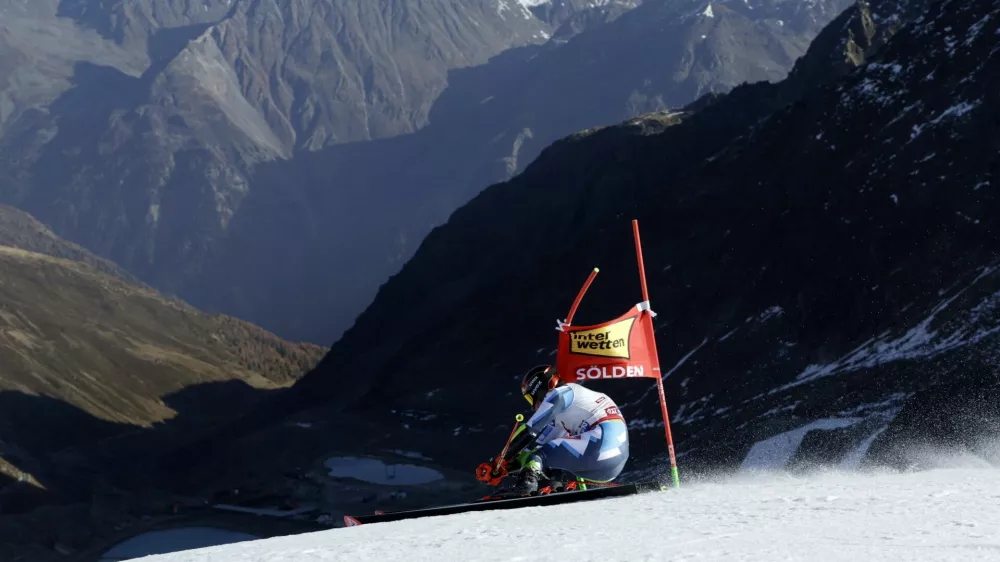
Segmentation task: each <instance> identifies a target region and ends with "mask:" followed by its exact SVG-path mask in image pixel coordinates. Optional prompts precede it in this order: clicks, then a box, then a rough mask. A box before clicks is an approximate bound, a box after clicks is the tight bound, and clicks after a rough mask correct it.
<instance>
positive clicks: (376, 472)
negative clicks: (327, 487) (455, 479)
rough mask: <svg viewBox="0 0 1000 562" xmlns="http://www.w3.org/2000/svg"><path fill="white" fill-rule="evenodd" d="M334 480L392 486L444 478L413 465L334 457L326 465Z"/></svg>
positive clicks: (427, 469) (426, 468)
mask: <svg viewBox="0 0 1000 562" xmlns="http://www.w3.org/2000/svg"><path fill="white" fill-rule="evenodd" d="M324 466H326V467H327V468H328V469H330V473H329V475H330V476H331V477H334V478H353V479H355V480H361V481H363V482H368V483H370V484H386V485H390V486H395V485H401V486H408V485H416V484H427V483H428V482H434V481H436V480H441V479H443V478H444V475H442V474H441V473H440V472H438V471H436V470H434V469H433V468H428V467H425V466H416V465H412V464H385V463H384V462H382V461H380V460H378V459H371V458H357V457H332V458H330V459H327V461H326V463H324Z"/></svg>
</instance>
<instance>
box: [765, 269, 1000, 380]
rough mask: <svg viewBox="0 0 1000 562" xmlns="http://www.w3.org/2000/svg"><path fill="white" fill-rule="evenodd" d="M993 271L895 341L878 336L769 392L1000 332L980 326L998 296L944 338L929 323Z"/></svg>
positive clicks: (997, 328)
mask: <svg viewBox="0 0 1000 562" xmlns="http://www.w3.org/2000/svg"><path fill="white" fill-rule="evenodd" d="M995 271H996V268H995V267H990V268H986V270H985V271H984V272H983V273H981V274H980V275H979V276H978V277H976V279H975V280H973V281H972V283H970V284H969V285H968V286H967V287H965V288H963V289H962V290H960V291H958V292H957V293H956V294H955V295H953V296H952V297H951V298H948V299H945V300H944V301H943V302H941V303H940V304H938V306H936V307H934V309H933V310H932V311H931V313H930V314H929V315H928V316H927V317H926V318H924V319H923V320H922V321H920V323H918V324H917V325H916V326H914V327H913V328H911V329H910V330H909V331H907V332H906V333H905V334H903V335H902V336H900V337H898V338H895V339H888V333H887V332H885V333H883V334H881V335H879V336H878V338H870V339H868V340H867V341H865V342H864V343H862V344H861V345H859V346H858V347H856V348H854V349H853V350H851V351H849V352H848V353H847V354H846V355H844V356H843V357H841V358H840V359H838V360H836V361H834V362H832V363H828V364H826V365H816V364H812V365H809V366H808V367H806V369H805V370H804V371H802V372H801V373H800V374H799V375H798V377H797V378H796V380H795V381H794V382H792V383H789V384H786V385H784V386H780V387H777V388H775V389H773V390H772V391H770V394H774V393H776V392H780V391H784V390H788V389H790V388H793V387H796V386H799V385H802V384H805V383H808V382H812V381H814V380H816V379H819V378H822V377H828V376H830V375H833V374H836V373H840V372H845V371H854V370H857V369H864V368H871V367H875V366H878V365H881V364H883V363H889V362H892V361H899V360H902V359H916V358H927V357H933V356H935V355H938V354H940V353H942V352H945V351H948V350H951V349H955V348H958V347H962V346H966V345H970V344H974V343H978V342H979V341H981V340H982V339H983V338H985V337H987V336H989V335H992V334H994V333H996V332H997V331H1000V326H988V327H981V326H979V324H980V323H981V320H982V317H983V312H984V311H987V310H989V311H992V310H995V309H996V308H997V307H998V306H1000V295H998V294H995V295H992V296H990V297H988V298H987V299H985V300H984V301H983V302H982V303H980V304H979V305H977V306H976V307H975V308H973V309H971V310H970V311H969V312H968V314H967V317H966V319H965V322H963V324H964V325H963V326H960V327H959V328H958V329H956V330H955V331H953V332H952V333H950V334H948V335H947V336H944V337H938V332H937V331H936V330H934V329H932V328H931V324H932V323H933V322H934V321H935V319H936V318H937V316H938V314H940V313H941V311H943V310H945V309H946V308H948V306H950V305H951V303H953V302H954V301H955V299H957V298H958V297H959V296H961V295H962V294H963V293H964V292H965V291H966V290H968V289H969V288H970V287H972V286H973V285H975V284H976V283H978V282H979V281H981V280H982V279H983V278H985V277H987V276H988V275H991V274H993V273H994V272H995Z"/></svg>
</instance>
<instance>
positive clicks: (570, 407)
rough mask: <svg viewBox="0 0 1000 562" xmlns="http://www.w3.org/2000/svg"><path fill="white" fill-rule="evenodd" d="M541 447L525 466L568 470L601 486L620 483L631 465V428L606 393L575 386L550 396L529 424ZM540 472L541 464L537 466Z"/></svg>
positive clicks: (528, 426)
mask: <svg viewBox="0 0 1000 562" xmlns="http://www.w3.org/2000/svg"><path fill="white" fill-rule="evenodd" d="M526 423H527V430H528V431H530V432H531V433H532V434H534V435H537V439H536V442H537V443H538V444H539V447H538V448H537V449H536V450H534V451H532V452H531V455H530V456H529V457H528V461H527V462H526V463H525V465H530V464H534V463H539V464H540V465H541V466H540V467H538V468H541V469H542V470H545V469H550V468H551V469H562V470H565V471H568V472H570V473H572V474H574V475H576V476H578V477H580V478H584V479H587V480H592V481H595V482H608V481H611V480H614V479H615V478H616V477H618V474H619V473H621V471H622V469H623V468H624V467H625V461H627V460H628V452H629V450H628V426H627V425H626V423H625V418H623V417H622V415H621V412H619V411H618V406H617V405H616V404H615V402H614V401H613V400H612V399H611V398H610V397H608V396H607V395H606V394H601V393H599V392H594V391H593V390H590V389H588V388H585V387H583V386H580V385H578V384H575V383H569V384H566V385H563V386H559V387H556V388H554V389H552V390H550V391H549V393H548V394H546V395H545V398H544V399H543V400H542V402H541V403H540V404H539V405H538V410H536V411H535V414H534V415H533V416H531V418H530V419H529V420H528V421H527V422H526ZM536 467H537V465H536Z"/></svg>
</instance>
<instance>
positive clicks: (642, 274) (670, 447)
mask: <svg viewBox="0 0 1000 562" xmlns="http://www.w3.org/2000/svg"><path fill="white" fill-rule="evenodd" d="M632 233H633V234H634V235H635V257H636V260H637V261H638V262H639V282H640V283H641V285H642V300H643V302H645V303H647V305H648V303H649V290H648V289H647V287H646V266H645V264H644V263H643V261H642V244H641V243H640V242H639V221H638V220H635V219H633V220H632ZM642 313H643V314H649V313H650V310H649V306H647V307H646V310H643V311H642ZM650 323H652V318H650ZM649 344H650V345H651V346H652V347H653V357H656V370H657V371H659V370H660V356H659V354H658V353H657V352H656V333H655V332H654V333H653V337H652V338H651V341H650V342H649ZM656 389H657V390H658V391H659V393H660V410H661V411H662V413H663V429H664V430H665V431H666V435H667V451H668V452H669V453H670V478H671V479H672V480H673V483H674V488H680V486H681V482H680V476H679V475H678V473H677V457H676V456H675V455H674V438H673V435H672V434H671V433H670V415H669V414H668V413H667V399H666V397H665V396H664V395H663V376H662V375H661V374H659V373H657V375H656Z"/></svg>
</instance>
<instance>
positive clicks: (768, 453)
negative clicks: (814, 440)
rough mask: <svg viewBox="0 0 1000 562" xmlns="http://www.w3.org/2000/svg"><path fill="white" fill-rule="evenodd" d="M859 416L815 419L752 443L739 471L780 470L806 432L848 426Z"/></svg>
mask: <svg viewBox="0 0 1000 562" xmlns="http://www.w3.org/2000/svg"><path fill="white" fill-rule="evenodd" d="M859 421H861V418H825V419H820V420H816V421H814V422H812V423H809V424H807V425H804V426H802V427H800V428H798V429H793V430H791V431H786V432H784V433H779V434H778V435H775V436H774V437H771V438H769V439H765V440H763V441H758V442H757V443H754V445H753V447H752V448H751V449H750V452H749V453H747V456H746V457H744V459H743V463H742V464H741V465H740V471H741V472H747V471H757V470H780V469H782V468H784V467H785V465H786V464H788V461H789V460H790V459H791V458H792V455H794V454H795V451H797V450H798V449H799V445H801V444H802V439H804V438H805V436H806V433H809V432H810V431H812V430H814V429H840V428H843V427H850V426H852V425H854V424H856V423H858V422H859Z"/></svg>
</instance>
